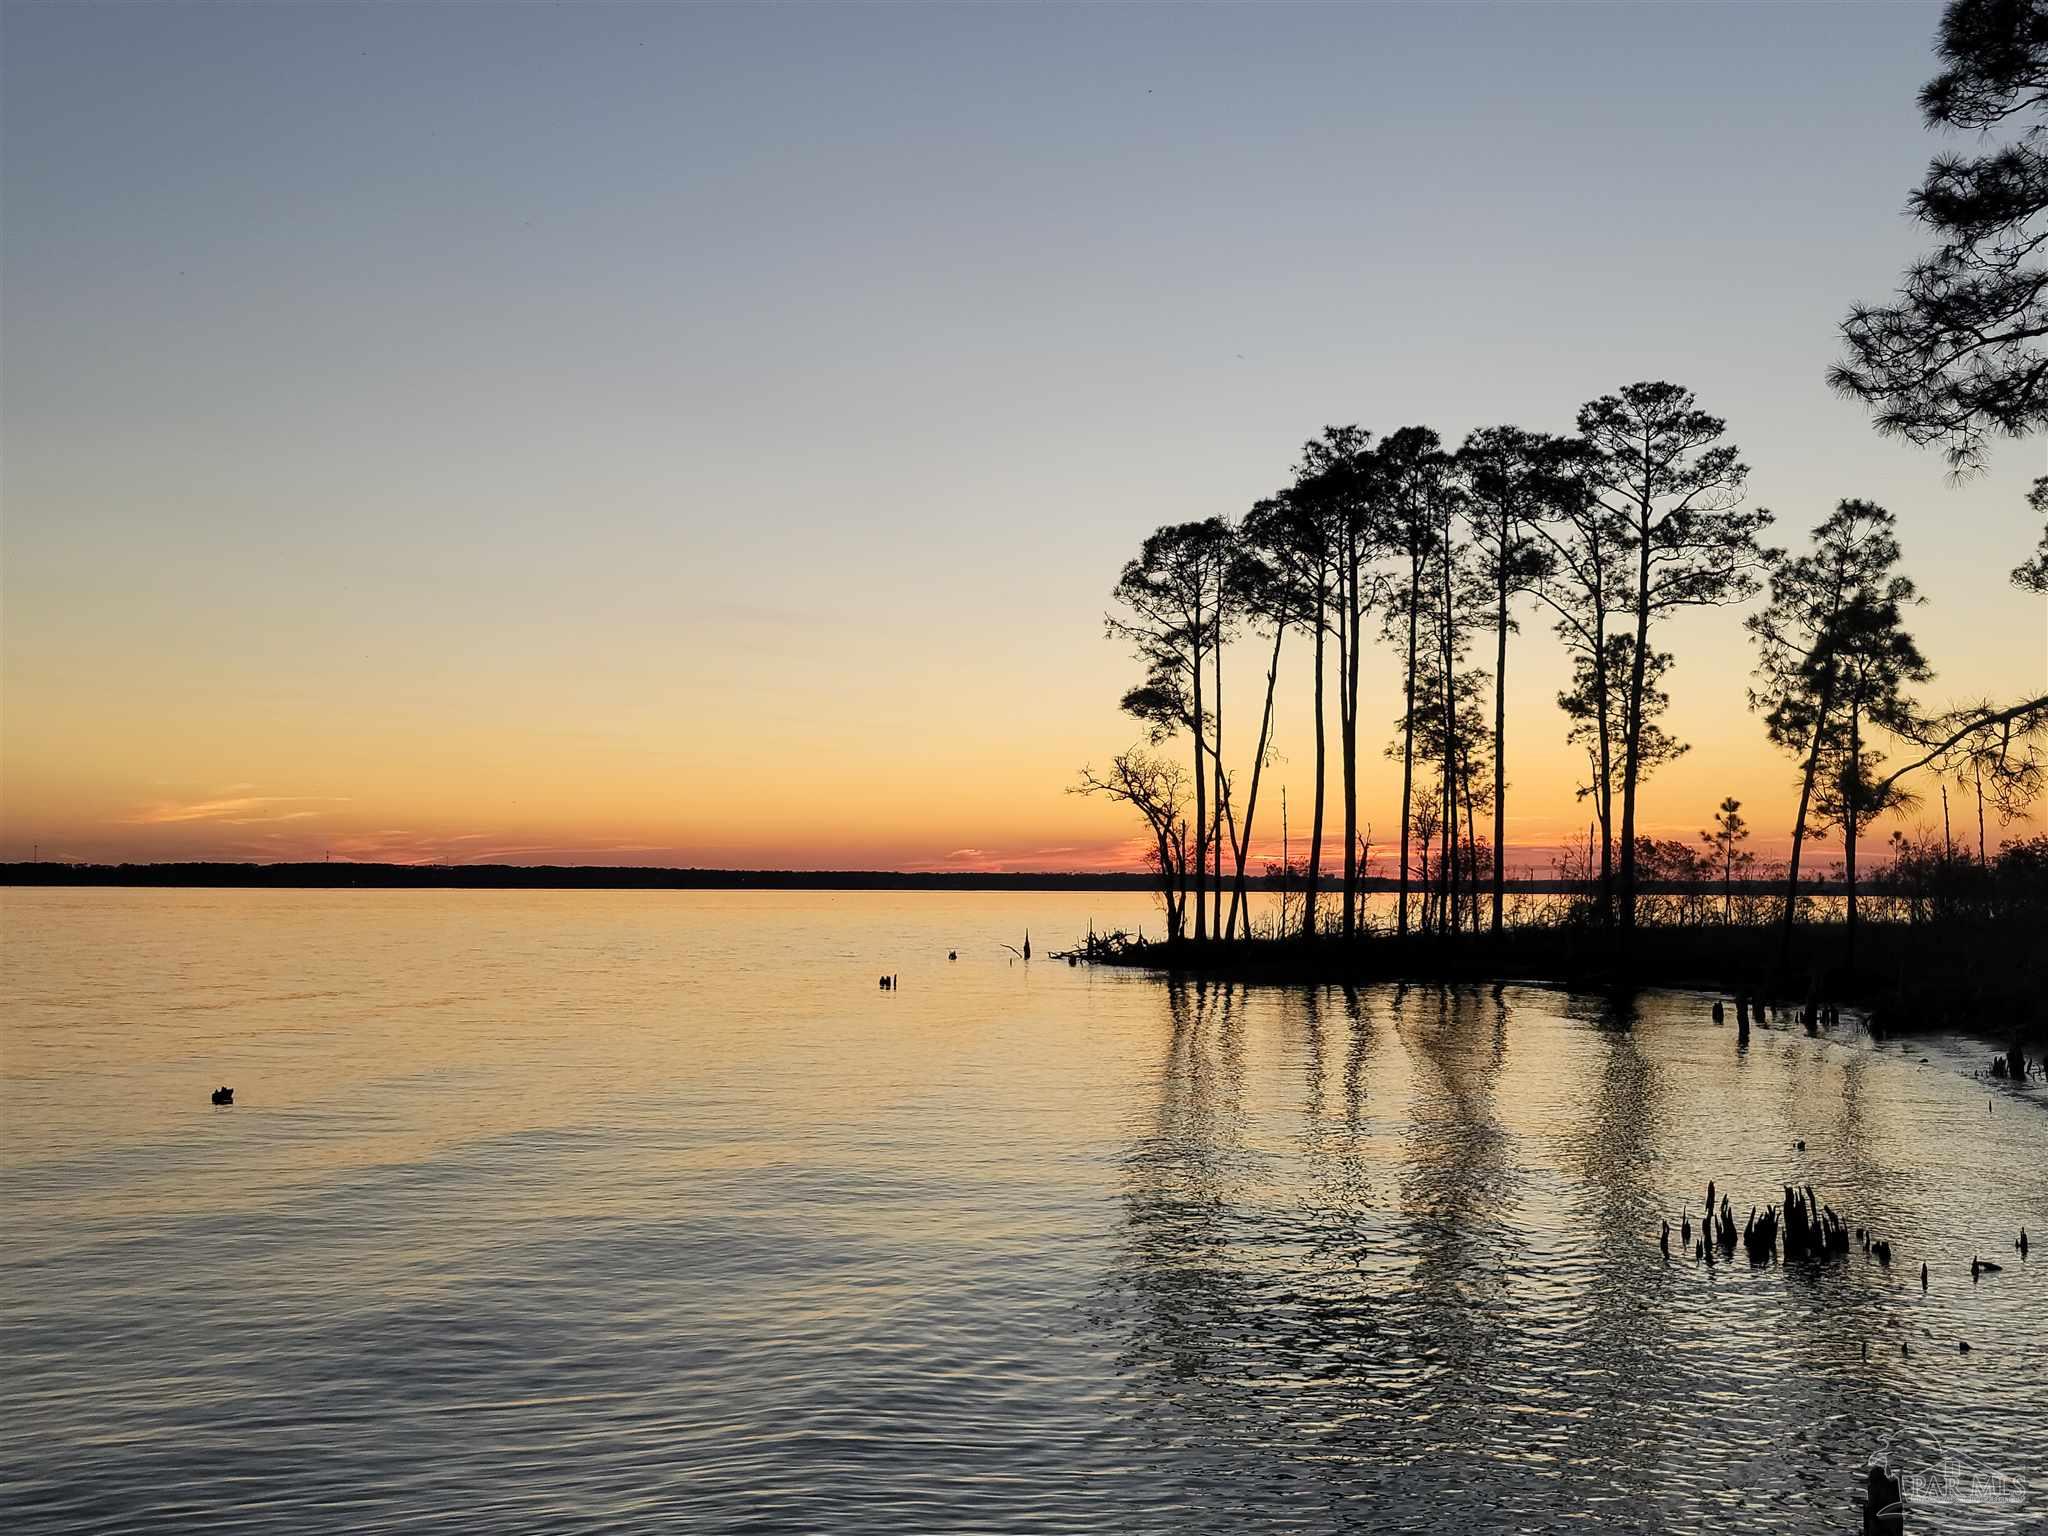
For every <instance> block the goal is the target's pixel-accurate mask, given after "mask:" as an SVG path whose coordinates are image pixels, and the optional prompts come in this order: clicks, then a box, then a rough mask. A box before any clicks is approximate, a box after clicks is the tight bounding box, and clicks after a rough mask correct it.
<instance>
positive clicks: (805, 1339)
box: [0, 890, 2048, 1533]
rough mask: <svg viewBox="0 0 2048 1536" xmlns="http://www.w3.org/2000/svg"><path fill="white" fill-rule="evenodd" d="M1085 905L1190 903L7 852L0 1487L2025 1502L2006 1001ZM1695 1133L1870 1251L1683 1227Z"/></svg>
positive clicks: (187, 1506)
mask: <svg viewBox="0 0 2048 1536" xmlns="http://www.w3.org/2000/svg"><path fill="white" fill-rule="evenodd" d="M1091 917H1092V918H1093V919H1094V921H1095V922H1096V923H1097V924H1098V925H1100V926H1105V927H1107V926H1116V925H1118V924H1123V925H1126V926H1136V924H1137V923H1138V922H1139V921H1141V920H1145V921H1149V922H1150V923H1151V924H1152V926H1154V927H1156V926H1157V924H1156V919H1152V918H1150V917H1149V915H1148V911H1147V908H1146V906H1145V904H1144V902H1143V901H1142V899H1140V898H1136V897H1132V896H1120V895H1119V896H1084V895H1076V894H1068V893H1061V894H1050V895H1030V896H1015V895H1008V894H1002V895H968V896H957V895H936V894H907V895H895V894H889V895H878V894H847V895H812V894H803V895H783V894H759V893H747V894H716V893H606V892H564V893H554V892H501V893H500V892H493V893H484V892H463V893H434V892H408V893H366V892H365V893H359V892H338V891H320V892H305V893H290V892H274V891H263V892H237V891H183V892H181V891H117V890H108V891H71V892H66V891H24V890H7V891H4V892H0V920H4V939H0V1000H4V1001H0V1006H4V1010H5V1013H4V1025H0V1136H4V1145H0V1179H4V1183H0V1222H4V1229H5V1244H4V1248H0V1371H4V1375H0V1381H4V1386H0V1394H4V1397H0V1402H4V1409H5V1411H4V1413H0V1525H4V1526H5V1528H6V1529H7V1530H9V1531H11V1532H14V1533H24V1532H46V1531H59V1530H62V1531H114V1530H119V1531H143V1530H150V1531H156V1530H175V1529H182V1528H192V1529H198V1528H202V1527H203V1528H205V1529H208V1530H234V1531H241V1530H263V1531H278V1532H286V1531H289V1532H296V1533H303V1532H307V1531H343V1530H346V1531H369V1530H393V1531H395V1530H407V1531H417V1530H422V1529H429V1528H437V1527H438V1528H443V1529H463V1530H492V1531H581V1530H598V1529H603V1530H614V1531H616V1530H637V1529H655V1528H664V1529H673V1530H690V1531H700V1530H701V1531H723V1530H735V1531H737V1530H759V1531H768V1530H814V1531H832V1532H849V1531H882V1530H889V1531H937V1530H955V1529H958V1530H969V1529H971V1530H979V1531H1063V1530H1074V1531H1080V1530H1090V1531H1096V1530H1149V1531H1179V1530H1188V1529H1217V1530H1221V1529H1232V1530H1240V1529H1248V1530H1303V1531H1329V1530H1334V1529H1345V1530H1359V1531H1374V1532H1381V1531H1446V1532H1450V1531H1469V1530H1478V1529H1484V1530H1489V1531H1491V1530H1517V1531H1537V1530H1540V1531H1549V1530H1558V1531H1563V1530H1572V1531H1584V1530H1588V1529H1591V1530H1598V1531H1616V1532H1620V1531H1643V1530H1663V1529H1669V1530H1674V1531H1694V1530H1699V1529H1702V1528H1704V1527H1706V1526H1708V1525H1709V1524H1710V1523H1712V1524H1716V1525H1717V1526H1719V1527H1720V1528H1724V1529H1727V1530H1731V1531H1744V1532H1748V1531H1771V1532H1838V1531H1843V1530H1847V1529H1853V1528H1854V1522H1855V1513H1854V1510H1853V1506H1852V1504H1851V1497H1852V1494H1853V1493H1854V1492H1855V1491H1857V1490H1858V1489H1860V1486H1861V1476H1862V1468H1863V1466H1864V1463H1865V1460H1866V1458H1867V1457H1868V1456H1869V1455H1870V1453H1871V1452H1872V1451H1873V1450H1876V1449H1878V1448H1879V1447H1880V1446H1883V1445H1886V1444H1889V1445H1890V1446H1891V1447H1892V1449H1893V1451H1894V1452H1895V1453H1896V1454H1897V1455H1898V1456H1899V1457H1900V1459H1902V1460H1903V1461H1904V1462H1905V1464H1906V1465H1907V1466H1908V1467H1909V1468H1913V1469H1918V1470H1922V1471H1932V1469H1933V1466H1934V1463H1935V1461H1936V1460H1937V1458H1938V1457H1939V1456H1940V1455H1941V1453H1943V1452H1944V1451H1945V1452H1946V1453H1947V1454H1948V1456H1949V1458H1950V1460H1949V1466H1950V1468H1951V1470H1955V1469H1957V1468H1960V1467H1962V1466H1964V1465H1965V1464H1967V1465H1968V1466H1970V1467H1974V1468H1977V1469H1980V1470H1982V1471H1985V1472H1991V1473H1998V1474H2003V1475H2004V1476H2006V1477H2009V1478H2013V1479H2018V1480H2021V1481H2022V1482H2023V1483H2024V1484H2025V1487H2024V1488H2023V1489H2022V1490H2020V1491H2019V1493H2018V1494H2017V1495H2015V1494H2014V1492H2013V1489H2012V1486H2011V1485H2009V1484H2008V1485H2001V1486H2002V1487H2003V1489H2004V1492H2003V1495H2002V1497H2003V1503H2002V1504H2001V1503H1999V1501H1998V1499H1997V1498H1993V1497H1988V1496H1980V1497H1978V1499H1977V1500H1976V1502H1974V1503H1962V1504H1950V1505H1943V1506H1937V1507H1932V1508H1926V1509H1916V1510H1915V1512H1914V1516H1913V1520H1912V1522H1911V1525H1910V1526H1909V1529H1912V1530H1914V1531H1921V1530H1934V1531H1940V1530H1953V1531H1972V1532H1976V1531H2038V1530H2041V1529H2043V1527H2044V1526H2048V1371H2044V1369H2043V1365H2042V1361H2043V1358H2044V1349H2048V1252H2043V1251H2042V1250H2041V1249H2038V1248H2037V1249H2035V1250H2034V1258H2033V1261H2032V1262H2031V1263H2027V1264H2022V1263H2021V1262H2020V1259H2019V1255H2018V1254H2017V1253H2015V1252H2014V1251H2012V1245H2013V1239H2014V1237H2015V1236H2016V1234H2017V1232H2018V1229H2019V1228H2020V1226H2021V1225H2022V1224H2025V1225H2026V1226H2027V1227H2028V1228H2029V1229H2030V1232H2031V1233H2032V1234H2033V1235H2035V1236H2036V1237H2037V1238H2043V1239H2048V1104H2044V1103H2043V1099H2042V1094H2041V1090H2040V1089H2039V1088H2038V1087H2035V1088H2031V1089H2026V1090H2015V1089H2012V1088H2010V1087H2007V1086H2006V1085H2003V1084H2000V1085H1996V1086H1994V1085H1992V1084H1990V1083H1986V1082H1978V1081H1973V1080H1972V1079H1971V1078H1970V1077H1969V1076H1968V1075H1967V1074H1968V1072H1969V1070H1970V1069H1971V1068H1972V1067H1974V1066H1976V1065H1977V1064H1978V1057H1979V1055H1980V1054H1982V1053H1980V1052H1979V1051H1978V1049H1977V1047H1976V1046H1974V1045H1965V1044H1964V1043H1962V1042H1952V1043H1948V1044H1942V1043H1935V1044H1933V1045H1926V1046H1923V1045H1920V1044H1917V1043H1916V1044H1915V1045H1913V1046H1911V1047H1910V1048H1907V1049H1901V1048H1900V1047H1899V1046H1897V1045H1896V1044H1895V1045H1891V1046H1888V1047H1885V1048H1883V1049H1878V1048H1874V1047H1872V1046H1871V1045H1870V1044H1869V1043H1868V1042H1867V1041H1864V1040H1862V1039H1860V1038H1858V1037H1857V1036H1856V1032H1855V1031H1854V1030H1853V1029H1851V1028H1845V1029H1844V1030H1843V1031H1841V1032H1840V1034H1841V1036H1842V1038H1828V1039H1821V1040H1813V1039H1809V1038H1807V1037H1806V1036H1805V1035H1804V1034H1803V1033H1800V1032H1797V1031H1791V1032H1783V1031H1766V1032H1759V1033H1758V1034H1757V1035H1756V1036H1755V1037H1754V1039H1753V1041H1752V1043H1751V1045H1750V1047H1749V1049H1748V1050H1747V1052H1746V1053H1744V1052H1738V1050H1737V1048H1736V1042H1735V1032H1734V1027H1733V1025H1732V1023H1731V1024H1729V1025H1728V1026H1725V1027H1719V1028H1717V1027H1716V1026H1714V1024H1713V1023H1712V1022H1711V1020H1710V1018H1709V1016H1708V1004H1707V1002H1706V1001H1705V1000H1703V999H1700V998H1697V997H1692V996H1685V995H1678V994H1653V995H1650V996H1646V997H1643V998H1641V999H1639V1000H1638V1001H1637V1003H1636V1004H1635V1006H1634V1008H1633V1010H1632V1011H1627V1012H1624V1011H1621V1010H1619V1009H1617V1008H1616V1007H1615V1006H1614V1005H1612V1004H1610V1003H1607V1002H1605V1001H1602V1000H1599V999H1595V998H1591V997H1577V996H1568V995H1564V994H1560V993H1555V992H1549V991H1544V990H1540V989H1535V988H1522V987H1513V986H1510V987H1507V988H1505V989H1504V990H1503V992H1502V994H1501V995H1500V996H1499V997H1498V998H1496V997H1494V996H1493V995H1492V994H1491V993H1490V991H1488V990H1486V989H1478V990H1459V991H1449V992H1447V991H1445V990H1443V989H1436V988H1428V989H1424V988H1411V989H1408V990H1406V991H1405V992H1402V991H1396V990H1394V989H1391V988H1376V989H1369V990H1365V991H1361V992H1358V993H1356V994H1351V995H1347V994H1345V993H1344V992H1341V991H1322V992H1314V993H1303V992H1280V991H1265V992H1246V991H1244V990H1241V989H1226V990H1219V989H1216V988H1213V987H1212V988H1195V987H1192V986H1187V987H1180V986H1169V985H1167V984H1165V983H1163V982H1159V981H1156V980H1152V979H1149V978H1147V977H1144V976H1140V975H1135V974H1129V973H1113V972H1099V971H1091V970H1088V969H1085V968H1081V969H1073V968H1069V967H1067V966H1065V965H1062V964H1058V963H1053V962H1049V961H1047V960H1046V959H1045V958H1044V955H1045V951H1046V950H1047V949H1050V948H1052V947H1055V946H1057V945H1060V944H1063V943H1065V942H1068V941H1070V940H1071V939H1072V938H1073V937H1075V935H1076V933H1077V931H1078V930H1080V929H1083V928H1085V926H1086V924H1087V922H1088V920H1089V919H1090V918H1091ZM1027 926H1028V927H1029V929H1030V931H1031V937H1032V942H1033V945H1034V949H1035V953H1036V954H1037V955H1038V957H1039V958H1037V959H1035V960H1034V961H1033V962H1032V963H1031V964H1030V965H1028V966H1026V965H1024V964H1021V963H1017V962H1015V961H1014V960H1013V959H1012V957H1011V956H1010V955H1009V954H1008V953H1007V952H1006V951H1005V950H1004V949H1003V948H1002V945H1003V944H1005V943H1018V942H1020V941H1021V939H1022V937H1023V933H1024V930H1025V929H1026V927H1027ZM948 949H958V951H959V953H960V958H959V960H958V961H957V962H949V961H948V960H947V959H946V952H947V950H948ZM885 970H886V971H893V972H895V973H897V974H899V975H900V976H901V978H902V982H901V987H900V989H899V990H897V991H895V992H884V991H881V990H880V989H879V988H878V987H877V986H876V976H877V974H878V973H880V972H882V971H885ZM1922 1056H1927V1057H1929V1058H1930V1061H1929V1062H1928V1063H1926V1064H1923V1063H1922V1062H1921V1059H1920V1058H1921V1057H1922ZM218 1083H229V1084H232V1085H233V1086H234V1088H235V1096H236V1104H235V1107H234V1108H232V1109H224V1110H215V1109H213V1108H211V1107H210V1106H209V1104H208V1102H207V1092H208V1090H209V1089H211V1088H212V1087H214V1086H215V1085H216V1084H218ZM1802 1139H1803V1140H1804V1142H1805V1144H1806V1149H1805V1150H1804V1151H1803V1152H1802V1151H1800V1150H1798V1147H1797V1143H1798V1142H1799V1141H1800V1140H1802ZM1709 1179H1714V1180H1717V1181H1718V1182H1719V1185H1720V1186H1721V1188H1722V1189H1723V1190H1725V1191H1727V1192H1728V1193H1730V1194H1731V1195H1732V1196H1733V1198H1734V1200H1735V1202H1736V1206H1737V1216H1738V1220H1740V1218H1741V1216H1742V1215H1744V1214H1746V1212H1747V1209H1748V1207H1749V1206H1750V1204H1751V1203H1756V1204H1759V1205H1761V1204H1762V1203H1764V1202H1766V1201H1768V1200H1772V1199H1776V1198H1779V1187H1780V1185H1782V1184H1783V1183H1785V1182H1788V1181H1797V1182H1800V1183H1806V1182H1811V1183H1812V1184H1814V1185H1815V1186H1816V1187H1817V1188H1818V1189H1819V1190H1820V1191H1821V1193H1822V1195H1823V1197H1824V1198H1826V1199H1827V1200H1829V1201H1830V1202H1831V1203H1833V1204H1834V1205H1835V1206H1836V1208H1837V1209H1838V1210H1841V1211H1843V1212H1844V1213H1845V1214H1846V1215H1847V1216H1848V1219H1849V1220H1850V1221H1851V1222H1852V1223H1854V1224H1859V1225H1860V1224H1868V1225H1870V1226H1872V1227H1874V1228H1875V1230H1876V1231H1877V1232H1878V1233H1879V1234H1881V1235H1885V1236H1888V1237H1889V1238H1890V1239H1891V1240H1892V1242H1893V1244H1894V1246H1895V1248H1896V1250H1897V1252H1896V1256H1895V1258H1894V1261H1893V1264H1892V1267H1891V1268H1890V1270H1889V1271H1887V1270H1885V1269H1883V1268H1882V1267H1880V1266H1879V1265H1878V1264H1877V1263H1876V1262H1875V1261H1874V1260H1873V1259H1870V1258H1867V1257H1865V1256H1864V1255H1863V1254H1862V1253H1861V1252H1860V1251H1859V1252H1857V1253H1856V1254H1855V1255H1854V1256H1853V1257H1852V1258H1851V1259H1850V1261H1849V1262H1847V1263H1846V1264H1839V1265H1836V1266H1834V1267H1832V1268H1830V1269H1827V1270H1826V1271H1823V1272H1809V1271H1806V1270H1803V1269H1799V1268H1796V1267H1795V1268H1786V1267H1783V1266H1778V1267H1772V1268H1768V1269H1763V1270H1752V1269H1751V1268H1750V1267H1749V1266H1748V1264H1747V1263H1746V1262H1745V1261H1743V1260H1742V1259H1741V1258H1740V1257H1739V1256H1738V1258H1737V1260H1736V1261H1735V1262H1733V1263H1726V1264H1722V1265H1719V1266H1717V1267H1714V1268H1709V1267H1707V1266H1705V1265H1703V1264H1697V1263H1695V1262H1694V1261H1693V1260H1692V1259H1691V1258H1690V1256H1689V1255H1688V1256H1684V1257H1678V1256H1676V1254H1675V1255H1674V1258H1673V1261H1672V1262H1670V1263H1669V1264H1667V1263H1665V1262H1664V1261H1663V1259H1662V1258H1661V1256H1660V1254H1659V1252H1658V1247H1657V1232H1658V1223H1659V1221H1660V1219H1663V1218H1669V1219H1670V1220H1671V1222H1672V1223H1673V1225H1674V1227H1676V1225H1677V1224H1678V1221H1679V1219H1680V1215H1681V1212H1683V1211H1687V1210H1690V1211H1691V1212H1693V1213H1694V1215H1695V1218H1696V1217H1697V1213H1698V1210H1699V1207H1700V1204H1701V1201H1702V1199H1703V1196H1704V1193H1705V1187H1706V1184H1707V1181H1708V1180H1709ZM1675 1246H1676V1244H1675V1243H1674V1247H1675ZM1973 1254H1982V1255H1983V1256H1984V1257H1986V1258H1996V1259H1998V1260H1999V1261H2000V1262H2001V1263H2003V1265H2004V1270H2003V1273H2000V1274H1997V1275H1986V1276H1985V1277H1984V1278H1983V1279H1982V1280H1981V1281H1980V1282H1977V1283H1972V1280H1971V1277H1970V1260H1971V1257H1972V1255H1973ZM1923 1260H1924V1261H1925V1262H1926V1263H1927V1264H1928V1265H1929V1267H1930V1288H1929V1290H1928V1291H1927V1293H1926V1294H1925V1295H1923V1294H1922V1292H1921V1287H1920V1279H1919V1272H1920V1265H1921V1263H1922V1261H1923ZM1961 1341H1968V1342H1969V1343H1970V1345H1971V1352H1970V1353H1969V1354H1967V1355H1965V1354H1962V1353H1961V1352H1960V1351H1959V1350H1958V1347H1957V1346H1958V1343H1959V1342H1961ZM1866 1343H1867V1344H1868V1346H1869V1356H1868V1358H1867V1359H1866V1358H1864V1355H1863V1349H1864V1345H1865V1344H1866ZM1902 1346H1910V1350H1911V1354H1910V1356H1906V1355H1903V1354H1902ZM1995 1491H1996V1490H1994V1492H1995ZM1981 1494H1982V1490H1980V1495H1981Z"/></svg>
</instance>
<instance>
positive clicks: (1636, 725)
mask: <svg viewBox="0 0 2048 1536" xmlns="http://www.w3.org/2000/svg"><path fill="white" fill-rule="evenodd" d="M1649 523H1650V515H1649V509H1648V507H1645V508H1644V509H1643V518H1642V526H1641V528H1640V530H1639V539H1638V545H1637V551H1638V559H1639V562H1640V564H1639V569H1638V571H1637V573H1636V653H1635V655H1634V656H1633V657H1632V658H1631V659H1630V661H1629V669H1628V715H1627V717H1626V720H1625V725H1626V732H1625V740H1624V741H1623V743H1622V756H1621V926H1622V927H1623V928H1627V929H1632V928H1634V927H1635V925H1636V785H1637V783H1638V782H1640V780H1641V778H1642V770H1643V758H1642V752H1643V679H1644V673H1645V671H1646V670H1647V667H1648V663H1649V659H1650V656H1649V652H1650V527H1649Z"/></svg>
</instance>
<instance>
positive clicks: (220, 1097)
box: [213, 1084, 235, 1104]
mask: <svg viewBox="0 0 2048 1536" xmlns="http://www.w3.org/2000/svg"><path fill="white" fill-rule="evenodd" d="M213 1102H214V1103H216V1104H232V1103H234V1102H235V1090H234V1089H232V1088H230V1087H228V1086H227V1085H226V1084H222V1085H221V1086H220V1087H218V1088H216V1089H214V1090H213Z"/></svg>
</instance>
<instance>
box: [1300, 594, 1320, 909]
mask: <svg viewBox="0 0 2048 1536" xmlns="http://www.w3.org/2000/svg"><path fill="white" fill-rule="evenodd" d="M1323 619H1324V601H1323V593H1322V590H1321V588H1320V587H1318V589H1317V591H1316V801H1315V815H1314V818H1313V824H1312V825H1311V826H1310V828H1309V839H1308V879H1307V880H1306V882H1304V883H1305V885H1306V886H1307V889H1306V891H1305V892H1304V893H1303V896H1302V903H1301V906H1302V914H1301V936H1302V937H1303V938H1305V939H1312V938H1314V937H1315V936H1316V881H1317V879H1318V877H1320V875H1321V874H1322V869H1323V781H1324V778H1325V776H1326V772H1325V769H1326V749H1325V746H1324V740H1323V737H1324V730H1323V632H1324V629H1325V625H1324V623H1323Z"/></svg>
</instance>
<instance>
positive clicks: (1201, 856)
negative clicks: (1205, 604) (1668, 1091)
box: [1190, 609, 1209, 943]
mask: <svg viewBox="0 0 2048 1536" xmlns="http://www.w3.org/2000/svg"><path fill="white" fill-rule="evenodd" d="M1207 634H1208V631H1207V630H1206V629H1205V628H1203V625H1202V614H1201V610H1200V609H1197V610H1196V611H1195V623H1194V641H1193V647H1192V659H1193V662H1194V666H1193V667H1192V668H1191V669H1190V670H1191V671H1192V673H1193V675H1194V694H1195V698H1194V714H1195V722H1194V725H1195V890H1194V896H1195V940H1196V942H1197V943H1199V942H1200V941H1201V940H1203V939H1205V938H1207V937H1208V935H1209V928H1208V912H1207V908H1206V906H1205V905H1204V902H1203V893H1202V883H1203V882H1202V866H1203V861H1204V860H1205V859H1206V858H1207V857H1208V854H1209V843H1208V836H1209V787H1208V786H1209V781H1208V777H1207V775H1206V773H1205V772H1204V770H1203V764H1202V754H1203V751H1204V748H1205V745H1206V738H1205V737H1204V736H1203V734H1202V732H1203V729H1204V728H1203V724H1202V642H1203V640H1204V638H1205V637H1206V636H1207Z"/></svg>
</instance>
